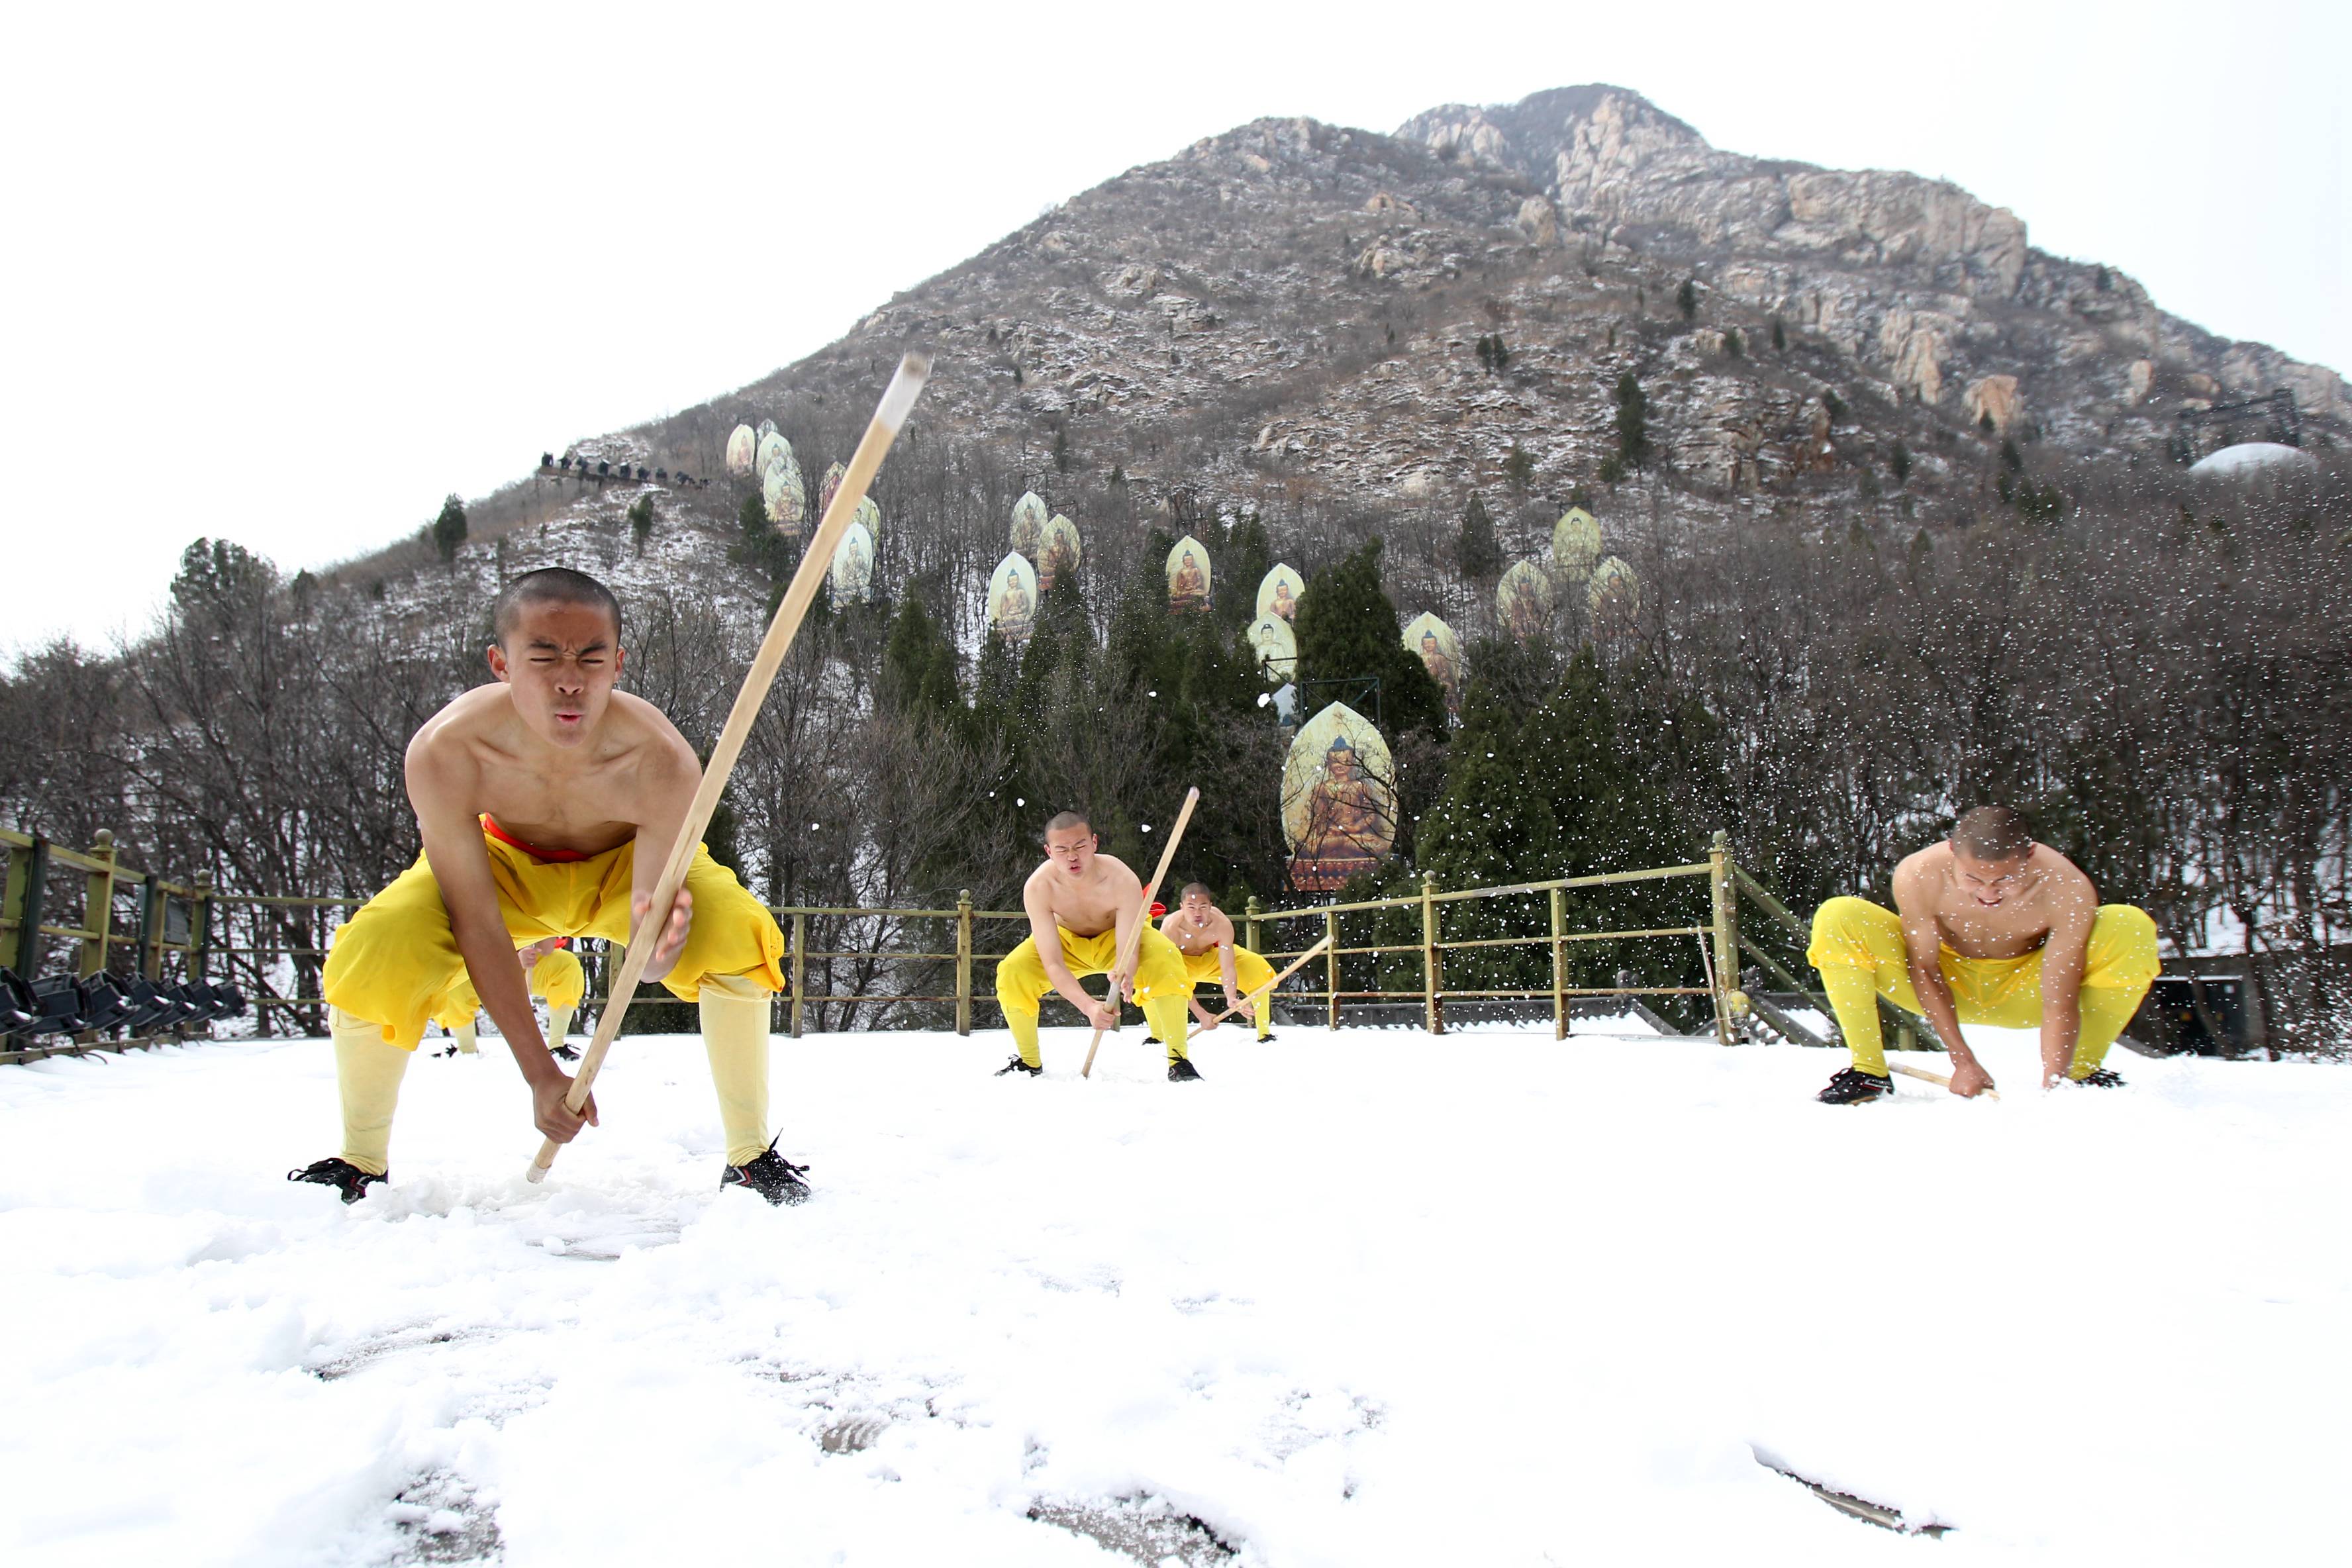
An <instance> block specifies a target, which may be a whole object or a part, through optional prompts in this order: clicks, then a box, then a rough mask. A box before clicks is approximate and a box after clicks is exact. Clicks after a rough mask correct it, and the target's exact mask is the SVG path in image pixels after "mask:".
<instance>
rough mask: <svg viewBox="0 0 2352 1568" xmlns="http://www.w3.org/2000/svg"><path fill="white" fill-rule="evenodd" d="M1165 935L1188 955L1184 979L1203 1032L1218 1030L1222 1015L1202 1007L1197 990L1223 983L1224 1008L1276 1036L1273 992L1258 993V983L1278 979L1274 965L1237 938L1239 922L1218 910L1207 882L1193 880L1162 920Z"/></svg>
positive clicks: (1259, 1033) (1187, 999) (1186, 996)
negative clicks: (1270, 1022)
mask: <svg viewBox="0 0 2352 1568" xmlns="http://www.w3.org/2000/svg"><path fill="white" fill-rule="evenodd" d="M1160 935H1162V936H1164V937H1166V938H1167V939H1168V940H1169V941H1170V942H1174V943H1175V944H1176V951H1177V952H1181V953H1182V954H1183V955H1184V978H1185V980H1186V982H1187V983H1188V987H1187V989H1186V991H1185V994H1184V1001H1185V1004H1186V1005H1188V1006H1190V1007H1191V1008H1192V1016H1194V1017H1195V1018H1198V1019H1199V1020H1200V1021H1201V1029H1202V1033H1204V1034H1205V1033H1207V1032H1208V1031H1209V1030H1211V1029H1213V1028H1215V1027H1216V1026H1217V1024H1218V1021H1219V1020H1218V1015H1217V1014H1215V1013H1212V1012H1210V1011H1209V1010H1208V1009H1207V1008H1205V1007H1203V1006H1202V1005H1201V1004H1200V1002H1199V1001H1198V1000H1197V999H1196V998H1195V997H1194V996H1193V994H1192V988H1194V987H1198V986H1202V985H1209V984H1223V986H1224V988H1225V1007H1226V1009H1227V1010H1228V1011H1233V1010H1239V1011H1245V1012H1247V1013H1248V1014H1249V1016H1250V1017H1251V1018H1252V1019H1253V1020H1255V1023H1256V1024H1257V1037H1258V1038H1259V1039H1261V1040H1263V1039H1267V1038H1270V1037H1272V1034H1273V1031H1272V1030H1271V1029H1270V1028H1269V1027H1268V1026H1267V1023H1266V1018H1267V1015H1269V1014H1270V1013H1272V1012H1273V1011H1274V998H1273V997H1272V996H1260V995H1258V994H1256V993H1257V990H1258V987H1260V986H1262V985H1265V984H1267V983H1268V982H1270V981H1271V980H1273V978H1274V965H1272V964H1271V963H1267V962H1266V961H1265V959H1263V958H1260V957H1259V956H1258V955H1257V954H1256V953H1254V952H1251V951H1250V950H1249V949H1248V948H1245V947H1244V946H1242V945H1241V944H1240V943H1239V942H1236V941H1234V922H1233V921H1232V919H1231V918H1230V917H1228V916H1227V915H1226V914H1225V912H1224V911H1223V910H1221V909H1219V908H1217V904H1216V900H1215V898H1214V897H1213V895H1212V894H1211V893H1210V891H1209V889H1208V887H1207V886H1206V885H1205V884H1204V883H1201V882H1192V883H1188V884H1187V885H1186V886H1185V889H1184V896H1183V897H1182V898H1181V899H1180V900H1177V904H1176V907H1175V909H1173V910H1170V911H1169V915H1168V918H1167V919H1166V920H1165V921H1161V922H1160Z"/></svg>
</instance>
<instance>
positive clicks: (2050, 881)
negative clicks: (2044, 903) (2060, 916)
mask: <svg viewBox="0 0 2352 1568" xmlns="http://www.w3.org/2000/svg"><path fill="white" fill-rule="evenodd" d="M2033 868H2034V870H2035V871H2037V872H2039V873H2040V874H2041V878H2042V890H2043V892H2044V893H2045V894H2046V895H2047V896H2048V898H2049V900H2050V901H2051V902H2052V903H2053V905H2057V906H2071V905H2078V904H2079V905H2082V906H2084V907H2085V908H2088V909H2094V910H2095V909H2096V908H2097V907H2098V903H2099V889H2098V887H2097V885H2096V884H2095V883H2094V882H2093V881H2092V880H2091V878H2090V875H2089V873H2087V872H2085V871H2084V869H2083V868H2081V867H2080V866H2077V865H2075V864H2074V862H2073V861H2072V860H2069V859H2068V858H2066V857H2065V856H2063V855H2062V854H2060V853H2059V852H2058V851H2057V850H2055V849H2053V848H2051V847H2050V846H2048V845H2047V844H2042V843H2036V844H2035V845H2034V846H2033Z"/></svg>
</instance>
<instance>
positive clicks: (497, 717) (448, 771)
mask: <svg viewBox="0 0 2352 1568" xmlns="http://www.w3.org/2000/svg"><path fill="white" fill-rule="evenodd" d="M513 712H514V707H513V704H512V703H510V702H509V700H507V692H506V688H505V687H503V686H500V685H498V684H496V683H495V682H494V683H492V684H490V685H488V686H477V687H475V688H474V689H472V690H470V691H467V692H463V693H461V694H459V695H458V696H457V697H455V698H453V699H451V700H449V702H448V703H446V705H445V706H443V708H442V709H441V710H440V711H439V712H437V713H436V714H434V715H433V717H431V718H430V719H427V720H426V721H425V722H424V723H422V724H420V725H418V726H417V729H416V733H415V734H414V735H412V736H410V737H409V739H408V750H407V752H405V753H404V756H403V759H402V760H403V762H404V765H405V768H406V772H407V775H408V793H409V795H410V797H411V798H412V799H414V798H415V796H416V795H418V793H419V792H420V791H423V792H424V793H425V794H427V795H433V796H436V797H438V796H443V795H462V794H463V793H465V791H466V789H467V784H469V783H470V782H471V781H473V780H475V779H476V778H478V776H479V773H480V771H481V767H480V752H479V750H478V747H479V746H480V745H481V743H482V742H488V741H490V740H492V739H493V738H494V736H495V734H496V732H497V729H498V726H499V723H500V722H502V721H506V720H508V719H509V718H510V717H511V715H512V714H513Z"/></svg>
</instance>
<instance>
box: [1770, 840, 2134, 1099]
mask: <svg viewBox="0 0 2352 1568" xmlns="http://www.w3.org/2000/svg"><path fill="white" fill-rule="evenodd" d="M1895 909H1896V910H1900V911H1901V912H1900V913H1899V914H1895V913H1890V912H1889V911H1887V910H1883V909H1881V908H1879V907H1878V906H1877V905H1876V904H1874V903H1870V902H1868V901H1867V900H1862V899H1831V900H1828V901H1827V902H1825V903H1823V904H1822V907H1821V909H1820V910H1817V911H1815V913H1814V915H1813V940H1812V944H1811V948H1810V949H1808V951H1807V952H1806V954H1805V956H1806V957H1807V958H1808V959H1810V960H1811V962H1812V964H1813V967H1814V968H1816V969H1818V970H1820V971H1821V974H1822V989H1823V990H1825V991H1826V992H1828V994H1829V999H1830V1006H1831V1007H1832V1010H1833V1011H1835V1012H1836V1014H1837V1021H1838V1028H1839V1029H1840V1030H1841V1031H1842V1032H1843V1034H1844V1036H1845V1041H1846V1045H1847V1046H1848V1047H1850V1048H1851V1049H1852V1050H1853V1066H1852V1067H1850V1068H1845V1069H1844V1070H1843V1071H1841V1072H1840V1073H1839V1074H1838V1075H1837V1076H1836V1077H1835V1078H1833V1079H1830V1084H1829V1087H1828V1088H1827V1089H1823V1090H1822V1092H1821V1095H1820V1098H1821V1099H1822V1100H1823V1101H1825V1102H1827V1103H1828V1104H1831V1105H1855V1104H1861V1103H1863V1102H1864V1101H1867V1100H1876V1099H1878V1098H1879V1097H1880V1096H1881V1095H1884V1094H1886V1093H1888V1092H1890V1091H1891V1089H1893V1087H1894V1080H1893V1079H1891V1078H1889V1077H1888V1076H1887V1071H1886V1050H1885V1042H1884V1041H1883V1039H1882V1038H1881V1037H1880V1034H1879V1027H1878V1004H1877V998H1878V997H1880V996H1884V997H1885V998H1886V999H1887V1000H1888V1001H1890V1002H1892V1003H1894V1004H1895V1005H1896V1006H1898V1007H1900V1008H1902V1009H1903V1010H1904V1011H1906V1012H1908V1013H1917V1014H1920V1015H1922V1016H1925V1017H1926V1018H1927V1022H1928V1023H1929V1024H1930V1025H1931V1026H1933V1027H1934V1029H1935V1032H1936V1037H1937V1039H1939V1040H1941V1041H1942V1042H1943V1045H1944V1048H1945V1049H1946V1050H1948V1051H1949V1052H1950V1053H1951V1058H1952V1092H1953V1093H1954V1094H1958V1095H1976V1094H1979V1093H1981V1092H1982V1091H1983V1090H1985V1089H1990V1088H1991V1087H1992V1078H1991V1076H1990V1074H1988V1073H1987V1072H1986V1071H1985V1069H1984V1067H1983V1065H1982V1064H1981V1063H1979V1061H1978V1060H1977V1058H1976V1055H1975V1053H1974V1052H1972V1051H1970V1050H1969V1044H1968V1041H1967V1039H1966V1038H1965V1037H1963V1036H1962V1035H1961V1033H1960V1026H1961V1025H1962V1024H1990V1025H1993V1026H1998V1027H2000V1028H2005V1029H2030V1028H2034V1027H2036V1026H2039V1027H2040V1029H2041V1030H2042V1087H2043V1088H2045V1089H2047V1088H2049V1087H2050V1086H2051V1085H2053V1084H2054V1083H2056V1082H2058V1081H2059V1080H2060V1079H2070V1080H2072V1081H2073V1082H2075V1083H2088V1084H2094V1085H2096V1086H2098V1087H2101V1088H2112V1087H2115V1086H2116V1085H2119V1084H2121V1083H2122V1082H2123V1079H2120V1078H2118V1077H2116V1074H2114V1073H2113V1072H2110V1071H2107V1070H2105V1068H2101V1067H2100V1065H2099V1063H2100V1062H2101V1061H2102V1060H2103V1059H2104V1058H2105V1057H2106V1054H2107V1047H2110V1046H2112V1045H2114V1044H2115V1043H2116V1037H2117V1036H2119V1035H2121V1034H2122V1033H2123V1031H2124V1026H2125V1025H2126V1024H2128V1023H2129V1022H2131V1016H2132V1015H2133V1014H2134V1013H2136V1012H2137V1011H2138V1010H2139V1004H2140V998H2141V997H2143V996H2145V995H2147V988H2148V985H2149V984H2150V983H2151V982H2152V981H2154V980H2155V979H2156V973H2157V968H2158V963H2157V954H2156V922H2155V921H2152V920H2150V919H2148V917H2147V914H2146V913H2145V912H2144V911H2142V910H2137V909H2134V908H2133V907H2132V906H2131V905H2129V904H2101V903H2100V902H2099V893H2098V889H2096V888H2094V887H2093V886H2092V885H2091V879H2090V878H2088V877H2086V876H2084V875H2083V873H2082V871H2081V870H2080V869H2078V868H2076V867H2075V865H2074V862H2073V861H2071V860H2069V859H2067V858H2066V857H2064V856H2063V855H2061V854H2059V853H2058V851H2056V850H2055V849H2053V848H2051V847H2049V846H2048V845H2047V844H2037V843H2035V842H2034V841H2033V833H2032V828H2031V827H2030V826H2028V825H2027V823H2026V820H2025V818H2024V816H2022V815H2021V814H2020V813H2018V812H2016V811H2012V810H2011V809H2010V808H2009V807H2008V806H2005V805H1985V806H1979V807H1978V808H1977V809H1976V810H1974V811H1971V812H1969V813H1968V814H1967V815H1966V816H1962V817H1961V818H1960V819H1959V821H1958V822H1957V823H1955V824H1953V826H1952V836H1951V837H1950V839H1949V840H1948V841H1947V842H1945V843H1942V844H1936V845H1931V846H1930V847H1927V848H1925V849H1922V850H1920V851H1919V852H1918V853H1917V854H1916V855H1914V856H1912V857H1910V858H1908V859H1906V860H1905V861H1904V862H1903V863H1902V864H1901V865H1900V866H1897V867H1896V868H1895Z"/></svg>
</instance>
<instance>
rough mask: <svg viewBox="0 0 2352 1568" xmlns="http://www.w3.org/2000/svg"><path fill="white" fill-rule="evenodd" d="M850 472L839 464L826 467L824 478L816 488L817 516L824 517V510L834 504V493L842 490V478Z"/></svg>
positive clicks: (818, 482)
mask: <svg viewBox="0 0 2352 1568" xmlns="http://www.w3.org/2000/svg"><path fill="white" fill-rule="evenodd" d="M848 471H849V470H848V469H846V468H843V467H842V466H841V465H840V464H839V463H833V464H829V465H827V466H826V468H825V470H824V478H823V479H819V480H818V481H817V486H816V514H817V516H819V517H823V516H824V509H825V508H827V507H829V506H831V505H832V504H833V497H834V492H835V491H836V490H838V489H841V476H842V475H844V474H845V473H847V472H848Z"/></svg>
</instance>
